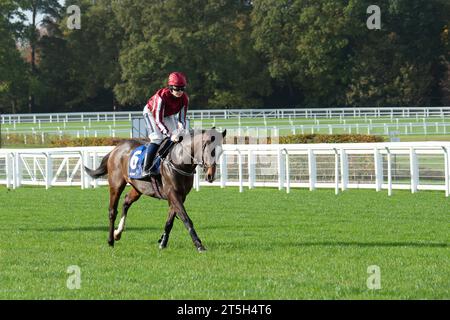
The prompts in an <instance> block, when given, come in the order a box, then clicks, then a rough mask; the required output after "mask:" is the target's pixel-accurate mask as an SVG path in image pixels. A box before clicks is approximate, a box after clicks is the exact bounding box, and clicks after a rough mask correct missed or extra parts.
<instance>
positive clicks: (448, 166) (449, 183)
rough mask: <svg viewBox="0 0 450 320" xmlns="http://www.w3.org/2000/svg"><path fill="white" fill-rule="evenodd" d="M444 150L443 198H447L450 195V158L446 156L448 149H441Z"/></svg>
mask: <svg viewBox="0 0 450 320" xmlns="http://www.w3.org/2000/svg"><path fill="white" fill-rule="evenodd" d="M442 149H443V150H444V162H445V164H444V167H445V173H444V174H445V196H446V197H448V196H449V194H450V157H449V154H448V148H446V147H442Z"/></svg>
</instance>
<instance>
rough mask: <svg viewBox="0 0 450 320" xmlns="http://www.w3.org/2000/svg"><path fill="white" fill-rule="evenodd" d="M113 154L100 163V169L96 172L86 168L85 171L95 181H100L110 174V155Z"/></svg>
mask: <svg viewBox="0 0 450 320" xmlns="http://www.w3.org/2000/svg"><path fill="white" fill-rule="evenodd" d="M110 154H111V153H108V154H107V155H106V156H104V157H103V159H102V162H101V163H100V167H98V168H97V169H95V170H92V169H89V168H88V167H86V166H85V167H84V170H85V171H86V173H87V174H88V175H90V176H91V177H92V178H94V179H98V178H100V177H101V176H104V175H105V174H107V173H108V159H109V155H110Z"/></svg>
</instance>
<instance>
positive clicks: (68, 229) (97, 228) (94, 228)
mask: <svg viewBox="0 0 450 320" xmlns="http://www.w3.org/2000/svg"><path fill="white" fill-rule="evenodd" d="M21 230H22V231H25V230H26V231H42V232H77V231H104V232H108V231H109V227H108V226H107V225H106V226H87V227H86V226H85V227H56V228H29V229H23V228H21ZM155 230H156V231H158V230H159V231H164V228H163V227H159V228H157V227H125V230H124V232H127V231H155Z"/></svg>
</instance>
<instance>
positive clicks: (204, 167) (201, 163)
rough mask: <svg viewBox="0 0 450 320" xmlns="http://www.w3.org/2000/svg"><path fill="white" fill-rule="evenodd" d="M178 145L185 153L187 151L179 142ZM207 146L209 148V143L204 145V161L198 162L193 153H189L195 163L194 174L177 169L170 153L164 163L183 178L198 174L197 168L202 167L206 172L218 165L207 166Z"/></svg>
mask: <svg viewBox="0 0 450 320" xmlns="http://www.w3.org/2000/svg"><path fill="white" fill-rule="evenodd" d="M176 144H179V145H180V146H181V148H182V149H183V151H186V149H185V148H184V147H183V145H182V144H181V142H177V143H176ZM206 146H207V142H205V143H204V144H203V145H202V160H201V161H198V160H197V159H196V158H195V157H193V156H192V155H191V152H188V155H189V157H190V158H191V160H192V161H193V164H194V165H195V167H194V169H193V171H192V172H188V171H184V170H182V169H180V168H177V167H176V166H175V164H174V163H173V162H172V161H171V159H169V158H170V153H169V154H168V156H167V157H166V158H165V159H164V160H163V162H165V163H166V164H167V165H168V166H169V168H171V169H172V170H173V171H175V172H177V173H179V174H181V175H183V176H186V177H192V176H193V175H194V174H195V173H196V171H195V168H196V166H200V167H202V168H203V169H204V170H205V171H206V170H207V169H209V168H211V167H213V166H215V165H216V164H215V163H214V164H211V165H207V164H205V159H204V153H205V149H206Z"/></svg>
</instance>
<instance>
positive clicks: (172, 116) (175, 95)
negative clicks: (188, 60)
mask: <svg viewBox="0 0 450 320" xmlns="http://www.w3.org/2000/svg"><path fill="white" fill-rule="evenodd" d="M186 83H187V82H186V77H185V76H184V74H182V73H181V72H173V73H171V74H170V75H169V80H168V82H167V85H168V87H166V88H163V89H160V90H158V91H157V92H156V93H155V94H154V95H153V96H152V97H151V98H150V99H149V100H148V102H147V104H146V105H145V107H144V111H143V116H144V120H145V123H146V126H147V130H148V133H149V135H148V137H149V138H150V144H149V145H148V148H147V154H146V157H145V164H144V171H143V176H148V175H149V174H150V173H151V171H152V168H151V166H152V163H153V160H154V158H155V155H156V152H157V151H158V148H159V146H160V145H161V142H162V141H163V139H164V138H165V137H170V139H171V141H172V142H176V141H177V139H178V135H177V132H178V129H186V114H187V110H188V104H189V98H188V96H187V94H186V93H185V92H184V91H185V89H186Z"/></svg>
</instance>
